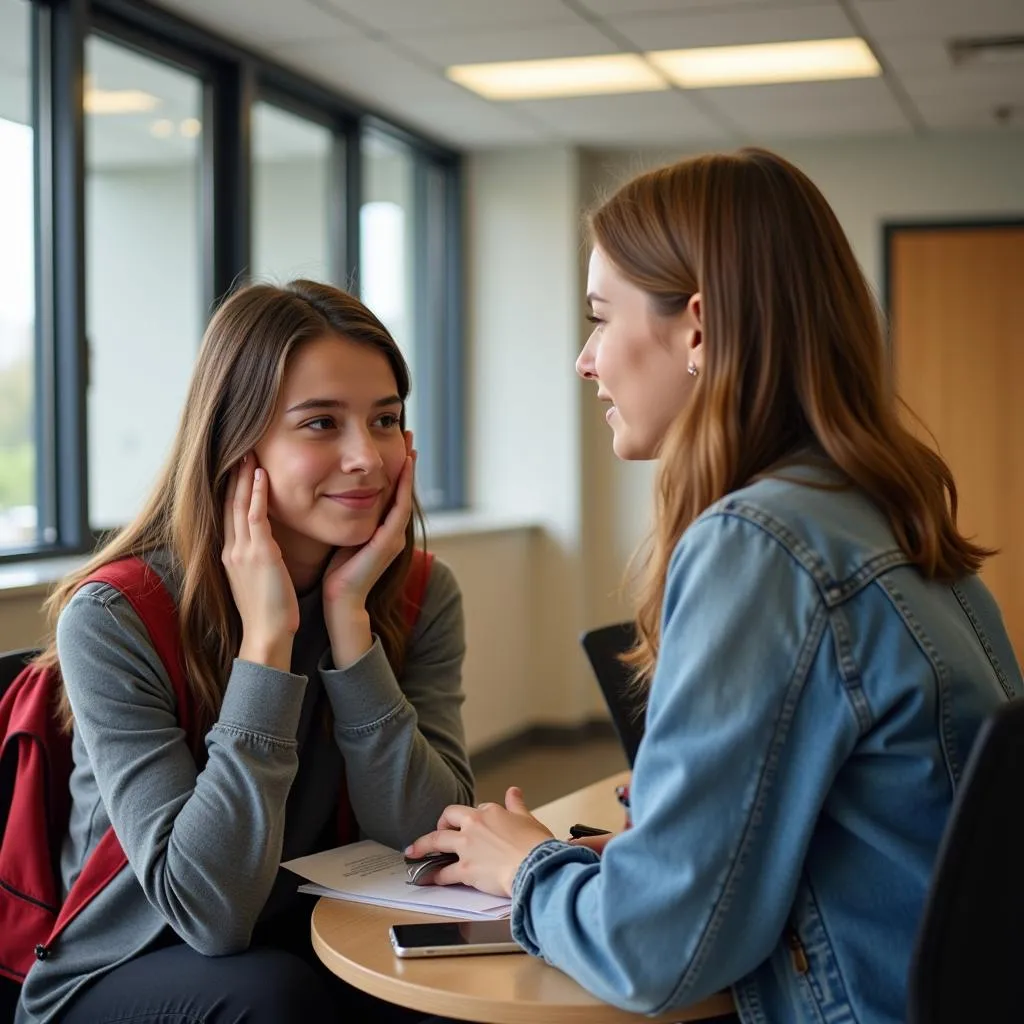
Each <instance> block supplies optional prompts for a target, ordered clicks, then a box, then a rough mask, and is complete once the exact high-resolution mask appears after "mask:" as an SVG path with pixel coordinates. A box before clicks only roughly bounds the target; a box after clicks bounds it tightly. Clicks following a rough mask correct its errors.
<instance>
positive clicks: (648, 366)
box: [576, 246, 704, 459]
mask: <svg viewBox="0 0 1024 1024" xmlns="http://www.w3.org/2000/svg"><path fill="white" fill-rule="evenodd" d="M587 301H588V302H589V303H590V306H591V309H592V311H593V315H592V316H591V317H590V319H591V320H592V321H593V323H594V330H593V332H592V333H591V335H590V337H589V339H588V340H587V343H586V345H585V346H584V347H583V351H582V352H581V353H580V357H579V359H577V360H576V372H577V373H578V374H579V375H580V376H581V377H583V378H584V379H586V380H594V381H597V397H598V398H599V399H600V400H601V401H603V402H608V403H609V409H608V412H607V413H606V417H605V418H606V419H607V420H608V424H609V426H610V427H611V428H612V431H613V433H614V440H613V441H612V448H613V449H614V451H615V454H616V455H617V456H618V457H619V458H620V459H653V458H656V457H657V454H658V449H659V448H660V446H661V442H662V440H663V439H664V437H665V434H666V432H667V431H668V428H669V426H670V425H671V423H672V421H673V420H674V419H675V418H676V416H678V415H679V413H680V412H681V411H682V409H683V407H684V406H685V405H686V402H687V399H688V398H689V396H690V393H691V391H692V389H693V385H694V382H695V380H696V378H695V377H694V376H692V375H691V374H690V373H689V372H688V370H687V367H688V366H689V365H691V364H692V365H693V367H694V368H695V369H696V370H697V372H698V374H699V373H700V370H701V369H702V368H703V364H704V359H703V355H704V354H703V348H702V346H701V343H700V337H701V335H700V330H699V328H700V324H699V322H698V321H697V313H696V311H697V310H698V309H699V296H694V297H693V299H691V300H690V305H689V306H687V308H686V310H685V311H684V312H682V313H680V314H678V315H677V316H672V317H660V316H658V315H657V314H655V313H654V312H653V311H652V309H651V304H650V299H649V298H648V296H647V294H646V293H645V292H644V291H642V290H641V289H640V288H638V287H637V286H636V285H635V284H633V283H632V282H631V281H628V280H627V279H626V278H625V277H624V276H623V275H622V274H621V273H620V271H619V270H618V268H617V267H616V266H615V264H613V263H612V262H611V260H609V259H608V257H607V256H605V254H604V253H603V252H602V251H601V250H600V249H599V248H597V247H596V246H595V247H594V250H593V252H592V253H591V255H590V271H589V273H588V275H587Z"/></svg>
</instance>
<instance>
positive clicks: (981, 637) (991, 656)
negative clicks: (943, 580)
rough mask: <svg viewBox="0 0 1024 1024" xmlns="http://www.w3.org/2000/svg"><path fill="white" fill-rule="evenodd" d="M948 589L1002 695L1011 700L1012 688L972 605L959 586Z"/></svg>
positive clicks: (954, 585)
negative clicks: (986, 660)
mask: <svg viewBox="0 0 1024 1024" xmlns="http://www.w3.org/2000/svg"><path fill="white" fill-rule="evenodd" d="M950 589H952V591H953V596H954V597H955V598H956V599H957V602H958V603H959V605H960V607H961V608H962V609H963V610H964V614H965V615H966V616H967V620H968V621H969V622H970V624H971V626H972V628H973V629H974V635H975V636H976V637H977V638H978V642H979V643H980V644H981V646H982V649H983V650H984V651H985V654H986V656H987V657H988V660H989V663H990V664H991V665H992V669H993V671H994V672H995V674H996V678H997V679H998V680H999V685H1000V686H1001V687H1002V688H1003V693H1005V694H1006V696H1007V699H1009V700H1013V699H1014V692H1013V688H1012V687H1011V686H1010V683H1009V680H1007V678H1006V673H1005V672H1004V671H1003V666H1002V665H1001V664H1000V663H999V657H998V656H997V654H996V652H995V649H994V648H993V647H992V643H991V641H990V640H989V638H988V633H986V632H985V629H984V627H983V626H982V624H981V620H980V619H979V618H978V616H977V615H976V614H975V611H974V605H972V604H971V602H970V600H969V599H968V597H967V595H966V594H965V593H964V592H963V590H962V588H961V587H960V585H959V584H957V583H953V584H952V585H951V588H950Z"/></svg>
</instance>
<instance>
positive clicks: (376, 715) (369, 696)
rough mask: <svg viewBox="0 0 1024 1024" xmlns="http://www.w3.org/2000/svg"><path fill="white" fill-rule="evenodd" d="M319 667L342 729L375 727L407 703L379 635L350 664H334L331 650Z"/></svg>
mask: <svg viewBox="0 0 1024 1024" xmlns="http://www.w3.org/2000/svg"><path fill="white" fill-rule="evenodd" d="M317 668H318V670H319V672H320V678H321V680H322V681H323V684H324V689H325V690H326V691H327V696H328V698H329V699H330V702H331V707H332V708H333V709H334V719H335V722H336V723H337V725H338V726H339V727H340V728H341V729H358V730H365V729H367V728H372V727H374V726H377V725H379V724H382V723H383V722H384V721H386V720H387V719H389V718H391V717H392V716H393V715H394V714H395V713H396V712H397V711H398V710H400V709H401V708H402V707H404V706H405V705H406V703H407V701H406V698H405V694H404V693H403V692H402V688H401V687H400V686H399V685H398V680H397V679H396V678H395V673H394V672H393V671H392V669H391V663H390V662H389V661H388V659H387V655H385V653H384V648H383V647H382V646H381V642H380V638H379V637H377V636H374V638H373V646H372V647H371V648H370V649H369V650H368V651H367V652H366V653H365V654H364V655H363V656H362V657H361V658H359V659H358V660H357V661H354V662H353V663H352V664H351V665H349V666H348V668H334V667H333V664H332V662H331V652H330V650H327V651H326V652H325V654H324V656H323V657H322V658H321V659H320V664H319V665H318V666H317Z"/></svg>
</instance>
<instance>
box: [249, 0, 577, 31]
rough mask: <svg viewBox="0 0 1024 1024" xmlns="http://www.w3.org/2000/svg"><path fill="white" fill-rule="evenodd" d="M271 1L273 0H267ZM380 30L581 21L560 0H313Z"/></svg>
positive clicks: (482, 26)
mask: <svg viewBox="0 0 1024 1024" xmlns="http://www.w3.org/2000/svg"><path fill="white" fill-rule="evenodd" d="M269 2H273V0H269ZM316 2H317V3H320V4H323V5H324V7H330V8H332V9H333V10H336V11H338V12H340V13H341V14H343V15H348V16H350V17H351V18H353V19H354V20H355V21H357V22H359V23H362V24H364V25H368V26H371V27H372V28H375V29H378V30H380V31H382V32H387V33H400V32H409V31H411V30H419V29H423V30H427V31H430V30H435V31H442V30H444V29H448V28H453V29H456V30H465V29H474V28H481V29H484V28H491V29H493V28H500V27H504V26H508V25H544V24H552V25H558V24H563V25H565V24H570V25H571V24H573V23H574V22H576V21H579V20H580V17H579V15H578V14H576V13H575V12H574V11H572V10H570V9H569V8H568V7H566V6H565V5H564V4H562V3H561V2H560V0H316Z"/></svg>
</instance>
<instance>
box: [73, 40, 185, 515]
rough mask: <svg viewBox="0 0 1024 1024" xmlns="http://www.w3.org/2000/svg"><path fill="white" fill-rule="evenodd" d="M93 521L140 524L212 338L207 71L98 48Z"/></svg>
mask: <svg viewBox="0 0 1024 1024" xmlns="http://www.w3.org/2000/svg"><path fill="white" fill-rule="evenodd" d="M85 66H86V88H85V119H86V124H85V144H86V180H85V231H86V309H87V314H86V333H87V337H88V345H89V391H88V447H89V483H88V490H89V494H88V501H89V521H90V524H91V526H92V527H93V528H94V529H106V528H108V527H113V526H120V525H123V524H124V523H125V522H127V521H128V520H129V519H131V517H132V516H133V515H134V514H135V512H136V511H137V510H138V509H139V507H140V505H141V502H142V500H143V499H144V497H145V495H146V494H147V493H148V491H149V489H150V487H151V485H152V483H153V481H154V479H155V477H156V475H157V473H158V470H159V467H160V466H161V464H162V463H163V460H164V458H165V456H166V454H167V451H168V447H169V444H170V441H171V438H172V436H173V434H174V432H175V429H176V427H177V422H178V416H179V413H180V411H181V406H182V403H183V400H184V397H185V390H186V387H187V384H188V378H189V374H190V372H191V369H192V364H193V362H194V359H195V353H196V350H197V348H198V342H199V338H200V335H201V331H202V327H203V321H204V310H203V308H202V295H203V289H202V280H201V278H202V267H203V261H202V252H201V233H200V209H201V206H200V143H201V137H202V132H203V128H204V126H203V123H202V110H203V105H202V99H203V86H202V82H201V81H200V80H199V79H198V78H197V77H196V76H194V75H192V74H189V73H187V72H185V71H182V70H180V69H178V68H176V67H172V66H170V65H168V64H165V63H163V62H161V61H158V60H156V59H154V58H152V57H149V56H145V55H142V54H140V53H138V52H136V51H134V50H129V49H127V48H126V47H123V46H121V45H118V44H117V43H113V42H110V41H108V40H106V39H102V38H98V37H90V38H89V39H88V40H87V41H86V52H85Z"/></svg>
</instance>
